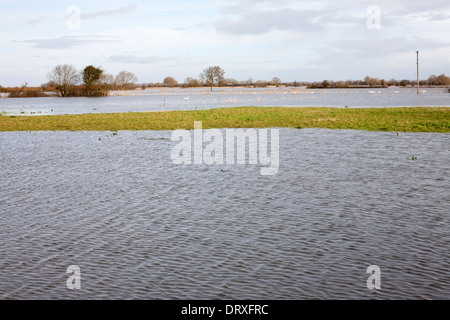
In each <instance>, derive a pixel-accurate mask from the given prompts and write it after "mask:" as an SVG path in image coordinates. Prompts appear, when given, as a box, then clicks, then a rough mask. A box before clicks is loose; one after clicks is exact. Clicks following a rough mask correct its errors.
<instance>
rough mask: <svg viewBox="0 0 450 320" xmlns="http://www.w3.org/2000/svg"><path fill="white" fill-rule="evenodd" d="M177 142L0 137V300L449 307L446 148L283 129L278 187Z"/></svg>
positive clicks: (135, 136) (158, 136)
mask: <svg viewBox="0 0 450 320" xmlns="http://www.w3.org/2000/svg"><path fill="white" fill-rule="evenodd" d="M107 135H108V136H107ZM170 136H171V132H153V131H142V132H125V131H124V132H122V131H121V132H119V133H118V135H115V136H113V135H110V134H108V133H107V132H106V133H105V132H55V133H54V132H37V133H36V134H34V133H33V132H32V133H28V132H9V133H0V159H1V164H2V170H1V180H0V247H1V248H2V249H1V250H0V270H1V271H2V272H1V273H0V298H2V299H74V298H80V299H215V298H217V299H312V298H319V299H366V298H368V299H372V298H374V299H377V298H380V299H386V298H389V299H395V298H397V299H428V298H429V299H442V298H444V299H445V298H448V293H449V289H448V288H449V286H450V271H449V270H450V269H449V266H450V253H449V250H448V248H449V247H450V231H449V230H450V228H449V222H450V221H449V220H450V214H449V210H448V208H449V205H450V199H449V192H448V190H449V187H450V180H449V177H450V165H449V161H448V159H449V157H450V149H449V148H448V146H449V145H450V135H448V134H400V136H397V135H396V134H395V133H394V134H393V133H375V132H363V131H339V130H336V131H332V130H315V129H306V130H294V129H280V170H279V173H278V174H277V175H275V176H271V177H267V176H261V175H260V173H259V168H258V167H257V166H253V165H229V166H227V165H223V166H206V165H192V166H189V165H184V166H179V165H174V164H173V163H172V161H171V159H170V155H171V150H172V148H173V146H174V144H176V143H175V142H172V141H170V140H168V139H170ZM99 138H102V139H101V140H99ZM412 156H416V157H417V160H415V161H413V160H411V158H412ZM70 265H78V266H80V268H81V279H82V280H81V290H79V291H71V290H68V289H67V287H66V280H67V278H68V275H67V274H66V269H67V267H68V266H70ZM370 265H378V266H379V267H380V268H381V272H382V283H381V285H382V290H381V291H378V292H371V291H369V290H368V289H367V287H366V280H367V278H368V275H367V274H366V270H367V267H368V266H370Z"/></svg>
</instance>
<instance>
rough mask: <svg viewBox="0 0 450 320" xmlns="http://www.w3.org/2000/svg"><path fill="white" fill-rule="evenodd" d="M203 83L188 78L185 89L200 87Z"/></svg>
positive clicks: (185, 81)
mask: <svg viewBox="0 0 450 320" xmlns="http://www.w3.org/2000/svg"><path fill="white" fill-rule="evenodd" d="M201 85H202V83H201V82H200V81H198V80H197V79H194V78H191V77H187V78H186V80H184V85H183V86H184V87H200V86H201Z"/></svg>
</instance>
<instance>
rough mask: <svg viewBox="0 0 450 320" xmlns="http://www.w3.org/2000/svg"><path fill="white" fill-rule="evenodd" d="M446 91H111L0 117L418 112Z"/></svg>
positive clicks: (13, 109)
mask: <svg viewBox="0 0 450 320" xmlns="http://www.w3.org/2000/svg"><path fill="white" fill-rule="evenodd" d="M449 105H450V94H449V93H448V92H447V90H446V89H443V88H424V89H421V93H420V94H417V89H415V88H388V89H329V90H313V89H312V90H309V89H305V88H260V89H253V88H215V89H214V91H210V90H209V89H207V88H201V89H147V90H137V91H127V92H120V91H118V92H111V96H108V97H102V98H79V97H78V98H57V97H48V98H14V99H9V98H3V99H0V112H2V113H3V114H14V115H56V114H79V113H111V112H144V111H161V110H195V109H210V108H228V107H241V106H261V107H268V106H285V107H338V108H344V107H346V106H347V107H349V108H369V107H415V106H425V107H430V106H449Z"/></svg>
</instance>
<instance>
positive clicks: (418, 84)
mask: <svg viewBox="0 0 450 320" xmlns="http://www.w3.org/2000/svg"><path fill="white" fill-rule="evenodd" d="M416 53H417V94H419V93H420V92H419V88H420V82H419V50H417V51H416Z"/></svg>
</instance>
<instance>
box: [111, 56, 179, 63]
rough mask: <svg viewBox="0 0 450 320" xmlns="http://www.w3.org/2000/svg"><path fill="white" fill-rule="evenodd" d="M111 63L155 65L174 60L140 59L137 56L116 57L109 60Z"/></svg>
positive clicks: (153, 57)
mask: <svg viewBox="0 0 450 320" xmlns="http://www.w3.org/2000/svg"><path fill="white" fill-rule="evenodd" d="M108 60H109V61H111V62H120V63H137V64H155V63H160V62H164V61H168V60H172V59H171V58H160V57H155V56H149V57H140V56H136V55H115V56H111V57H109V58H108Z"/></svg>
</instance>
